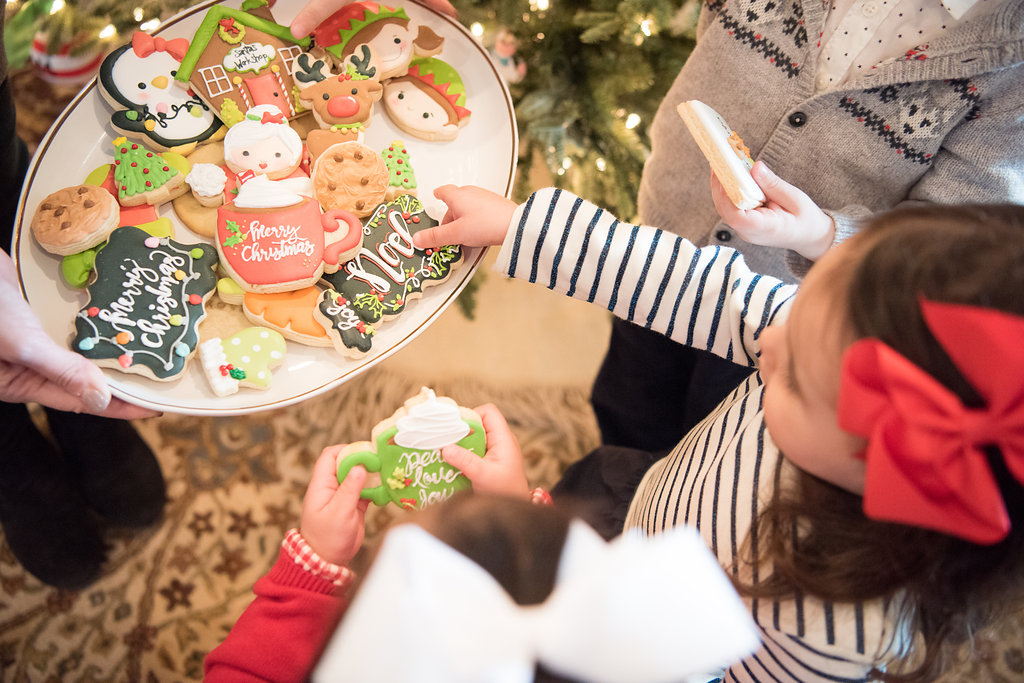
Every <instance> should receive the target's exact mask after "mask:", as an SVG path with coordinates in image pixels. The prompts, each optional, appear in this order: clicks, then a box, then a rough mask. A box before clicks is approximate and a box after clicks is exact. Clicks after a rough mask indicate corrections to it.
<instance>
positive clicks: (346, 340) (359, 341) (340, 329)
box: [313, 289, 377, 358]
mask: <svg viewBox="0 0 1024 683" xmlns="http://www.w3.org/2000/svg"><path fill="white" fill-rule="evenodd" d="M317 297H318V298H317V301H316V306H315V307H314V309H313V320H315V321H316V323H317V325H319V326H320V328H321V329H323V330H324V335H325V338H326V339H327V340H328V345H330V346H333V347H334V348H335V350H336V351H337V352H338V353H340V354H341V355H343V356H348V357H349V358H362V357H363V356H365V355H366V354H367V353H369V352H370V349H371V348H372V347H373V335H375V334H377V328H375V327H374V326H373V325H371V324H369V323H367V322H366V321H365V320H363V319H362V318H360V317H359V314H358V313H356V310H355V308H354V307H353V306H352V302H351V301H349V300H348V299H346V298H345V297H344V296H342V295H341V294H339V293H338V292H336V291H334V290H333V289H329V290H327V291H324V292H320V291H318V292H317Z"/></svg>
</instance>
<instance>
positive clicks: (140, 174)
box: [114, 137, 188, 206]
mask: <svg viewBox="0 0 1024 683" xmlns="http://www.w3.org/2000/svg"><path fill="white" fill-rule="evenodd" d="M114 189H115V190H116V191H117V201H118V202H119V203H120V204H121V205H122V206H138V205H140V204H153V205H156V204H163V203H164V202H166V201H170V200H172V199H174V198H175V197H178V196H180V195H182V194H184V193H185V192H187V191H188V185H186V184H185V175H184V174H183V173H182V172H181V171H180V170H178V168H176V167H175V166H174V165H173V164H171V163H170V162H169V161H167V160H166V159H164V158H163V156H161V154H160V153H158V152H152V151H150V150H148V149H146V148H145V147H143V146H142V144H141V143H138V142H131V141H130V140H127V139H126V138H123V137H121V138H117V139H116V140H114Z"/></svg>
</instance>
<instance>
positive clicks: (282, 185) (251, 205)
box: [234, 175, 308, 209]
mask: <svg viewBox="0 0 1024 683" xmlns="http://www.w3.org/2000/svg"><path fill="white" fill-rule="evenodd" d="M301 180H307V182H308V179H305V178H303V179H301ZM301 201H302V195H300V194H299V193H297V192H295V191H294V184H293V183H289V182H288V180H271V179H270V178H268V177H267V176H265V175H258V176H255V177H253V178H251V179H249V180H247V181H245V182H244V183H242V184H241V185H240V186H239V187H238V196H237V197H235V201H234V204H235V206H237V207H239V208H241V209H278V208H281V207H285V206H291V205H292V204H298V203H299V202H301Z"/></svg>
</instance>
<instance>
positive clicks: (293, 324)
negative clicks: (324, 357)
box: [217, 278, 331, 347]
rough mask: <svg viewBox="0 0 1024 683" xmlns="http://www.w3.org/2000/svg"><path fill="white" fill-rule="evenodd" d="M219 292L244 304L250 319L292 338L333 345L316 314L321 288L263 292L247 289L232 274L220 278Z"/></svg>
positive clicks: (295, 340)
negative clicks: (314, 313) (272, 292)
mask: <svg viewBox="0 0 1024 683" xmlns="http://www.w3.org/2000/svg"><path fill="white" fill-rule="evenodd" d="M217 296H218V297H220V299H221V301H224V302H225V303H229V304H233V305H236V306H241V307H242V312H243V313H244V314H245V317H246V318H248V319H249V321H250V322H252V323H254V324H256V325H260V326H263V327H269V328H270V329H272V330H276V331H278V332H280V333H281V335H282V336H283V337H284V338H285V339H288V340H290V341H294V342H298V343H299V344H305V345H306V346H321V347H322V346H330V345H331V340H330V339H329V338H328V336H327V331H326V330H324V328H323V326H322V325H321V324H320V323H318V322H317V321H316V320H315V319H314V318H313V309H314V308H316V306H317V303H318V302H319V301H320V290H319V289H318V288H316V287H303V288H302V289H296V290H295V291H292V292H277V293H274V294H261V293H258V292H247V291H245V290H244V289H242V288H241V287H239V286H238V283H237V282H235V281H234V280H232V279H231V278H221V279H220V280H218V281H217Z"/></svg>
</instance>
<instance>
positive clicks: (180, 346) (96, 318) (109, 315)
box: [71, 226, 217, 379]
mask: <svg viewBox="0 0 1024 683" xmlns="http://www.w3.org/2000/svg"><path fill="white" fill-rule="evenodd" d="M216 264H217V252H216V251H215V250H214V249H213V247H211V246H210V245H208V244H182V243H180V242H176V241H174V240H171V239H168V238H166V237H165V238H158V237H153V236H151V235H149V234H148V233H146V232H144V231H142V230H139V229H138V228H134V227H130V226H128V227H122V228H118V229H117V230H115V231H114V232H113V233H111V235H110V239H109V240H108V241H107V244H106V246H104V247H103V249H102V250H101V251H99V253H97V254H96V262H95V272H96V281H95V282H94V283H93V284H92V285H90V286H89V303H88V305H86V306H85V307H84V308H83V309H82V310H80V311H79V312H78V316H77V317H76V318H75V336H74V339H73V340H72V342H71V347H72V348H73V349H74V350H76V351H78V352H79V353H81V354H82V355H83V356H85V357H86V358H90V359H93V360H96V361H99V362H100V364H101V365H113V366H115V367H119V368H121V369H123V370H124V371H126V372H139V373H142V374H147V375H150V376H152V377H154V378H156V379H173V378H175V377H177V376H179V375H180V374H181V372H182V370H184V369H185V364H186V362H187V361H188V359H189V358H190V357H191V355H192V354H193V352H194V351H195V350H196V345H197V344H198V341H199V335H198V332H197V327H198V325H199V322H200V321H201V320H202V319H203V318H204V317H205V315H206V312H205V308H204V306H203V304H204V302H205V301H206V299H207V298H208V297H209V295H210V294H211V293H212V292H213V291H214V288H215V287H216V283H217V278H216V275H215V273H214V268H215V266H216ZM104 361H108V362H104Z"/></svg>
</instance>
